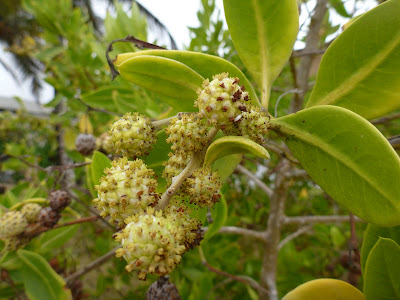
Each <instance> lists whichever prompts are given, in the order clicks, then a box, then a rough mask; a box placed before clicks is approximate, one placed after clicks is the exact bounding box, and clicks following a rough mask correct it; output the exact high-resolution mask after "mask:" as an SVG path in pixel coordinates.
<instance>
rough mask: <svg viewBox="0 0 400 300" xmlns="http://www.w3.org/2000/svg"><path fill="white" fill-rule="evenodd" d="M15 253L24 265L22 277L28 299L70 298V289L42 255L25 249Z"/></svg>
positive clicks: (62, 299)
mask: <svg viewBox="0 0 400 300" xmlns="http://www.w3.org/2000/svg"><path fill="white" fill-rule="evenodd" d="M17 254H18V256H19V258H20V259H21V261H22V263H23V265H24V266H23V269H22V272H23V273H22V277H23V282H24V286H25V292H26V294H27V296H28V297H29V299H31V300H54V299H57V300H67V299H72V297H71V291H70V290H69V289H67V288H66V287H65V282H64V280H63V279H62V278H61V277H60V275H58V274H57V273H56V272H55V271H54V270H53V269H52V268H51V267H50V265H49V264H48V263H47V262H46V260H45V259H44V258H43V257H42V256H40V255H38V254H36V253H34V252H31V251H27V250H18V252H17Z"/></svg>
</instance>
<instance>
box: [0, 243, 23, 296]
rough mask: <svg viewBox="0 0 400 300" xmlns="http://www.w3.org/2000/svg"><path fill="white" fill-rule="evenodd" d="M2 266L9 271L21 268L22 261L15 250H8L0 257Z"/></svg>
mask: <svg viewBox="0 0 400 300" xmlns="http://www.w3.org/2000/svg"><path fill="white" fill-rule="evenodd" d="M0 268H1V269H6V270H8V271H9V270H15V269H20V268H21V261H20V260H19V258H18V256H17V254H16V252H15V251H8V252H5V253H3V254H2V257H1V258H0ZM0 299H1V298H0Z"/></svg>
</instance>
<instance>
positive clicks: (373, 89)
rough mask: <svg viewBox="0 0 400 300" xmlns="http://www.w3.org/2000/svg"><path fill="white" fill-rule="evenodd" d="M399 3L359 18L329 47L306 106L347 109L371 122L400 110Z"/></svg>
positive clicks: (396, 1)
mask: <svg viewBox="0 0 400 300" xmlns="http://www.w3.org/2000/svg"><path fill="white" fill-rule="evenodd" d="M399 15H400V1H398V0H389V1H387V2H385V3H383V4H381V5H379V6H378V7H376V8H374V9H372V10H371V11H369V12H367V13H365V14H364V15H363V16H362V17H360V18H358V19H357V20H356V21H354V23H352V25H351V26H349V27H348V28H347V29H346V30H345V31H344V32H343V33H342V34H341V35H339V37H338V38H336V39H335V41H334V42H333V43H332V45H331V46H330V47H329V48H328V50H327V51H326V53H325V55H324V56H323V59H322V61H321V66H320V68H319V71H318V77H317V81H316V84H315V87H314V89H313V92H312V94H311V97H310V100H309V101H308V103H307V105H306V107H312V106H316V105H336V106H342V107H345V108H347V109H349V110H352V111H354V112H356V113H357V114H359V115H361V116H363V117H364V118H367V119H372V118H376V117H379V116H382V115H385V114H387V113H389V112H391V111H393V110H395V109H397V108H399V107H400V84H399V83H400V72H399V70H400V18H399Z"/></svg>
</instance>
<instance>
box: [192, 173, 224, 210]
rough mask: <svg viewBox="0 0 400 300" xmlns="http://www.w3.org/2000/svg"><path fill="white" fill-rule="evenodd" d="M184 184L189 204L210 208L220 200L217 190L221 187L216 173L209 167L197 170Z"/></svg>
mask: <svg viewBox="0 0 400 300" xmlns="http://www.w3.org/2000/svg"><path fill="white" fill-rule="evenodd" d="M186 182H187V187H186V190H187V192H188V193H189V195H190V203H194V204H196V205H199V206H200V207H212V206H213V205H214V204H215V203H216V202H218V201H219V199H220V198H221V195H220V194H219V189H220V188H221V186H222V185H221V181H220V179H219V175H218V172H212V171H211V169H210V168H209V167H203V168H200V169H197V170H196V171H194V172H193V174H192V176H190V177H189V178H188V179H186Z"/></svg>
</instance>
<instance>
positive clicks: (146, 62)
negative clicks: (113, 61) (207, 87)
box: [118, 55, 204, 111]
mask: <svg viewBox="0 0 400 300" xmlns="http://www.w3.org/2000/svg"><path fill="white" fill-rule="evenodd" d="M118 70H119V72H120V74H121V76H122V77H124V78H125V79H127V80H128V81H130V82H133V83H134V84H137V85H140V86H142V87H144V88H146V89H148V90H150V91H153V92H156V93H159V94H160V95H163V96H164V97H165V98H164V100H165V102H166V103H168V104H169V105H171V106H172V107H173V108H174V109H176V110H178V111H195V110H196V108H195V107H194V100H196V98H197V94H196V91H197V90H198V89H199V88H201V85H202V83H203V81H204V78H203V77H202V76H201V75H200V74H198V73H197V72H196V71H194V70H193V69H191V68H189V67H188V66H186V65H184V64H183V63H180V62H178V61H176V60H172V59H169V58H164V57H157V56H149V55H140V56H133V57H132V58H130V59H127V60H126V61H124V62H123V63H122V64H120V65H119V67H118Z"/></svg>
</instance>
